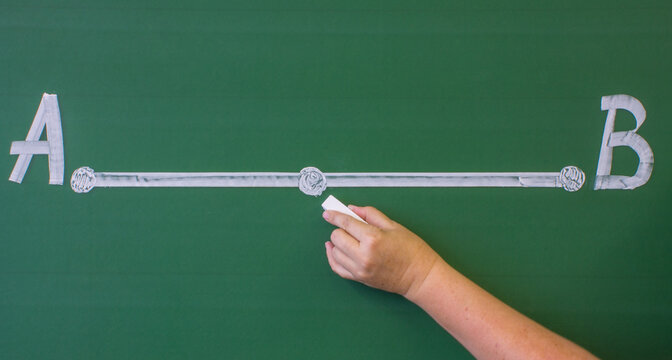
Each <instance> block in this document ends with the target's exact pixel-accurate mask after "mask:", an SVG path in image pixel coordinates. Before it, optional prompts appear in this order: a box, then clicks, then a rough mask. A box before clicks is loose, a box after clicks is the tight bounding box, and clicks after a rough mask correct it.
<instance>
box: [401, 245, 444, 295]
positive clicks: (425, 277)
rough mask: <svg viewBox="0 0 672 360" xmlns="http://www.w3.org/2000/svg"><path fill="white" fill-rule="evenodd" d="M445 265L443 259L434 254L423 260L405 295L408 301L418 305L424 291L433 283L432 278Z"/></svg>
mask: <svg viewBox="0 0 672 360" xmlns="http://www.w3.org/2000/svg"><path fill="white" fill-rule="evenodd" d="M442 264H444V261H443V259H441V257H439V256H438V254H436V253H434V254H433V256H431V257H429V258H428V259H425V260H423V261H422V262H421V263H420V264H419V265H418V266H417V267H416V268H417V269H416V271H415V274H414V278H413V281H411V284H410V286H409V287H408V289H406V291H405V292H404V293H402V294H401V295H403V296H404V297H405V298H406V299H407V300H409V301H411V302H413V303H416V304H417V301H418V300H420V298H421V294H422V293H423V289H424V288H426V287H427V286H428V285H427V283H429V282H431V278H433V277H434V274H435V273H436V272H438V271H439V268H440V267H441V266H442Z"/></svg>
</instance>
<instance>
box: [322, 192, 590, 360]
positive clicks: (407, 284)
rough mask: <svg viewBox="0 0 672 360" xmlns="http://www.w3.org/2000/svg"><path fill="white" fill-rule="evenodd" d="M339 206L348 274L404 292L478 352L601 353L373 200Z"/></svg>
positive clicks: (529, 355)
mask: <svg viewBox="0 0 672 360" xmlns="http://www.w3.org/2000/svg"><path fill="white" fill-rule="evenodd" d="M349 207H350V209H351V210H352V211H354V212H355V213H356V214H357V215H359V216H360V217H361V218H363V219H364V220H366V221H367V222H368V223H369V224H365V223H363V222H360V221H358V220H355V219H354V218H352V217H350V216H348V215H344V214H341V213H338V212H335V211H325V212H324V214H323V217H324V218H325V220H327V221H328V222H329V223H331V224H333V225H335V226H337V227H338V229H336V230H334V231H333V232H332V234H331V241H327V242H326V243H325V246H326V252H327V259H328V261H329V265H330V266H331V269H332V270H333V271H334V272H335V273H336V274H338V275H340V276H341V277H343V278H345V279H349V280H354V281H359V282H361V283H363V284H366V285H368V286H371V287H374V288H377V289H381V290H385V291H389V292H393V293H398V294H400V295H402V296H404V297H405V298H406V299H408V300H410V301H412V302H413V303H415V304H417V305H418V306H420V307H421V308H422V309H423V310H425V311H426V312H427V313H428V314H429V315H430V316H431V317H432V318H434V320H436V321H437V322H438V323H439V324H440V325H441V326H442V327H443V328H444V329H446V331H448V332H449V333H450V334H451V335H452V336H453V337H455V339H457V340H458V341H459V342H460V343H461V344H462V345H464V347H466V348H467V350H469V352H471V353H472V354H473V355H474V356H475V357H476V358H478V359H595V357H594V356H593V355H591V354H590V353H589V352H587V351H586V350H584V349H583V348H581V347H579V346H578V345H576V344H574V343H572V342H571V341H569V340H567V339H565V338H563V337H561V336H560V335H557V334H555V333H554V332H552V331H550V330H548V329H546V328H544V327H543V326H541V325H539V324H537V323H536V322H534V321H533V320H531V319H530V318H528V317H526V316H524V315H522V314H521V313H519V312H517V311H516V310H514V309H513V308H511V307H509V306H508V305H506V304H504V303H503V302H501V301H500V300H498V299H497V298H495V297H494V296H492V295H490V294H489V293H488V292H486V291H485V290H483V289H482V288H480V287H479V286H478V285H476V284H475V283H473V282H472V281H470V280H469V279H467V278H466V277H464V276H463V275H462V274H460V273H459V272H457V271H456V270H455V269H453V268H452V267H451V266H450V265H448V264H447V263H446V262H445V261H443V259H441V257H440V256H439V255H438V254H437V253H436V252H435V251H434V250H432V248H430V247H429V245H427V243H425V242H424V241H423V240H422V239H421V238H419V237H418V236H417V235H415V234H413V233H412V232H411V231H409V230H408V229H406V228H405V227H403V226H401V225H400V224H398V223H396V222H394V221H392V220H390V219H389V218H388V217H387V216H385V215H384V214H383V213H382V212H380V211H378V210H377V209H375V208H373V207H357V206H353V205H350V206H349Z"/></svg>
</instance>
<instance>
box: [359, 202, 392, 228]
mask: <svg viewBox="0 0 672 360" xmlns="http://www.w3.org/2000/svg"><path fill="white" fill-rule="evenodd" d="M348 208H350V210H352V211H353V212H354V213H355V214H357V215H358V216H359V217H361V218H362V219H364V221H366V222H367V223H369V224H371V225H373V226H375V227H378V228H381V229H389V228H391V227H392V225H393V224H394V221H392V220H390V218H388V217H387V216H385V214H383V213H382V212H381V211H380V210H378V209H376V208H374V207H373V206H365V207H359V206H355V205H348Z"/></svg>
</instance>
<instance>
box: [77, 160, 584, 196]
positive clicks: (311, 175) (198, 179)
mask: <svg viewBox="0 0 672 360" xmlns="http://www.w3.org/2000/svg"><path fill="white" fill-rule="evenodd" d="M584 180H585V176H584V174H583V171H581V169H579V168H577V167H574V166H568V167H565V168H563V170H562V171H561V172H560V173H554V172H537V173H534V172H521V173H322V172H321V171H320V170H319V169H317V168H314V167H307V168H304V169H303V170H301V172H299V173H284V172H253V173H238V172H216V173H189V172H171V173H168V172H165V173H164V172H151V173H150V172H137V173H131V172H93V170H91V169H90V168H87V167H83V168H80V169H77V170H76V171H75V172H74V173H73V180H72V181H71V186H72V188H73V190H74V191H75V192H89V191H90V190H91V189H92V188H93V187H296V186H298V187H299V189H300V190H301V191H302V192H303V193H305V194H307V195H311V196H319V195H320V194H322V192H323V191H324V190H325V189H326V187H327V183H328V184H329V186H330V187H548V188H564V189H565V190H567V191H576V190H579V189H580V188H581V186H583V182H584Z"/></svg>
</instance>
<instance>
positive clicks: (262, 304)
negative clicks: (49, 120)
mask: <svg viewBox="0 0 672 360" xmlns="http://www.w3.org/2000/svg"><path fill="white" fill-rule="evenodd" d="M671 19H672V6H671V5H670V3H668V2H664V1H636V2H632V1H620V0H617V1H578V0H577V1H565V2H558V1H541V2H539V1H505V2H502V1H458V2H449V1H420V2H418V1H414V2H408V1H384V2H381V1H361V0H358V1H327V2H315V1H298V0H297V1H287V2H277V1H228V2H221V1H207V0H197V1H189V2H184V1H146V2H138V1H113V2H110V1H81V0H80V1H77V0H71V1H67V0H66V1H58V2H53V1H31V0H26V1H16V2H8V1H6V2H2V3H1V4H0V28H1V31H0V48H1V49H2V50H0V64H1V65H2V66H1V67H0V74H2V76H1V77H0V80H1V81H0V119H1V120H0V144H1V145H2V147H4V149H5V155H4V156H0V169H1V170H2V171H3V172H5V174H6V175H7V176H9V174H10V172H11V171H12V169H13V167H14V164H15V162H16V161H17V156H15V155H10V154H9V152H8V151H9V149H10V145H11V143H12V142H13V141H21V140H24V139H25V138H26V134H27V132H28V129H29V128H30V126H31V123H32V121H33V117H34V116H35V112H36V110H37V108H38V105H39V103H40V99H41V96H42V93H43V92H46V93H51V94H57V95H58V104H59V107H60V114H61V119H62V133H63V145H64V154H65V179H64V185H63V186H58V185H48V179H49V168H48V158H47V156H44V155H35V156H34V157H33V160H32V162H31V163H30V167H29V169H28V172H27V173H26V176H25V178H24V180H23V182H22V183H21V184H18V183H15V182H10V181H4V182H0V199H1V203H2V209H3V210H2V216H1V217H0V229H1V230H0V358H2V359H52V358H53V359H93V358H95V359H120V358H138V359H151V358H155V359H185V358H193V359H210V358H217V359H220V358H229V359H264V358H267V359H277V358H291V359H330V358H333V359H336V358H339V359H343V358H347V359H372V358H385V359H411V358H413V359H429V358H453V359H459V358H469V357H470V355H469V353H468V352H467V351H466V350H464V349H463V348H462V347H461V345H460V344H459V343H458V342H457V341H455V340H454V339H453V338H452V337H451V336H450V335H448V334H447V333H445V332H444V331H443V330H442V329H441V328H440V327H439V326H438V325H436V324H435V323H434V322H433V321H432V320H431V319H430V318H429V317H428V316H427V315H426V314H424V313H423V312H422V311H421V310H420V309H418V308H416V307H415V306H414V305H413V304H411V303H409V302H406V301H405V300H404V299H403V298H401V297H399V296H396V295H392V294H387V293H383V292H380V291H377V290H374V289H370V288H367V287H365V286H363V285H360V284H356V283H352V282H348V281H345V280H343V279H340V278H339V277H338V276H336V275H335V274H333V273H332V272H331V270H330V269H329V266H328V265H327V261H326V257H325V254H324V252H325V251H324V242H325V241H327V240H328V237H329V234H330V231H331V229H332V228H331V226H330V225H329V224H327V223H325V222H324V221H323V220H322V219H321V209H320V203H321V202H322V201H323V200H324V198H325V197H326V195H328V194H333V195H335V196H336V197H338V198H339V199H341V200H342V201H344V202H346V203H354V204H359V205H373V206H376V207H378V208H379V209H381V210H382V211H384V212H386V213H387V214H388V215H389V216H390V217H392V218H393V219H395V220H397V221H399V222H400V223H402V224H404V225H406V226H407V227H409V228H410V229H411V230H413V231H415V232H416V233H417V234H419V235H420V236H421V237H423V238H424V239H425V240H426V241H427V242H428V243H429V244H430V245H431V246H432V247H434V248H435V249H436V250H437V251H438V252H439V253H440V254H441V255H442V256H443V257H444V258H445V259H446V260H447V261H448V262H449V263H450V264H452V265H453V266H454V267H455V268H456V269H458V270H459V271H461V272H462V273H464V274H465V275H467V276H468V277H469V278H471V279H472V280H474V281H475V282H477V283H478V284H480V285H481V286H483V287H484V288H485V289H486V290H488V291H490V292H492V293H493V294H494V295H495V296H497V297H499V298H500V299H502V300H503V301H505V302H507V303H508V304H510V305H511V306H513V307H515V308H516V309H518V310H520V311H521V312H523V313H524V314H526V315H528V316H530V317H531V318H533V319H535V320H537V321H539V322H540V323H542V324H544V325H545V326H547V327H549V328H550V329H552V330H554V331H556V332H558V333H560V334H562V335H564V336H566V337H568V338H570V339H572V340H573V341H575V342H577V343H578V344H580V345H582V346H584V347H586V348H587V349H588V350H590V351H592V352H594V353H595V354H596V355H598V356H601V357H605V358H613V359H617V358H622V359H632V358H664V357H667V356H669V354H670V352H671V351H672V346H671V345H670V344H672V325H670V324H672V312H671V309H672V307H671V306H672V289H671V287H670V284H671V280H672V265H671V264H670V255H671V254H672V222H671V221H670V210H669V208H670V204H671V202H670V201H671V200H672V198H671V195H672V190H671V189H672V187H671V186H672V170H670V165H672V160H671V159H670V157H672V141H671V140H672V121H671V120H672V111H671V110H670V106H669V104H670V95H671V94H672V92H671V90H672V71H670V64H671V63H672V21H671ZM615 94H627V95H629V96H632V97H634V98H636V99H638V100H639V101H641V103H642V105H643V106H644V108H645V109H646V121H645V122H644V123H643V125H642V126H641V127H640V128H639V130H638V131H637V134H639V135H640V136H641V137H643V138H644V139H646V141H647V142H648V144H649V145H650V147H651V149H652V151H653V154H654V156H655V166H654V169H653V172H652V175H651V178H650V179H649V180H648V182H647V183H646V184H644V185H643V186H641V187H638V188H636V189H634V190H593V186H594V183H595V177H596V176H595V174H596V169H597V163H598V157H599V154H600V146H601V143H602V136H603V131H604V127H605V119H606V115H607V112H606V111H602V110H601V107H600V106H601V105H600V104H601V98H602V97H603V96H608V95H615ZM634 128H635V121H634V120H633V116H632V115H631V114H630V113H629V112H628V111H625V110H619V111H618V113H617V115H616V130H620V131H627V130H632V129H634ZM43 140H44V138H43ZM566 165H575V166H578V167H580V168H581V169H583V170H584V172H585V174H586V184H585V185H584V186H583V188H582V189H581V190H579V191H577V192H566V191H564V190H562V189H548V188H328V189H327V190H326V191H325V193H324V194H323V195H322V196H320V197H311V196H307V195H305V194H303V193H301V192H300V191H299V190H298V188H100V189H99V188H96V189H93V190H92V191H91V192H90V193H87V194H76V193H74V192H73V191H72V190H71V188H70V186H69V180H70V174H71V173H72V172H73V171H74V170H75V169H77V168H79V167H81V166H90V167H92V168H93V169H95V170H96V171H118V172H220V171H240V172H257V171H267V172H273V171H277V172H298V171H299V170H300V169H302V168H304V167H306V166H316V167H318V168H320V169H321V170H322V171H324V172H399V171H403V172H509V171H530V172H537V171H539V172H554V171H559V170H560V169H561V168H562V167H563V166H566ZM612 165H613V166H612V169H611V173H612V174H620V175H632V174H633V173H634V172H635V170H636V168H637V165H638V157H637V155H636V154H635V152H634V151H633V150H632V149H630V148H628V147H624V146H622V147H616V148H614V151H613V164H612Z"/></svg>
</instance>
